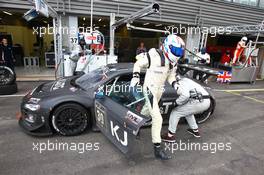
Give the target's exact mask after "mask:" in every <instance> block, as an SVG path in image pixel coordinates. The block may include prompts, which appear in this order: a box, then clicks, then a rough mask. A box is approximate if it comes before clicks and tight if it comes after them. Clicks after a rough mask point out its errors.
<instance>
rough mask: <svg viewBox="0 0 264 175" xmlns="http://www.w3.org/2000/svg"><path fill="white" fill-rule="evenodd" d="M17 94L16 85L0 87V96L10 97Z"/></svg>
mask: <svg viewBox="0 0 264 175" xmlns="http://www.w3.org/2000/svg"><path fill="white" fill-rule="evenodd" d="M16 92H17V84H16V83H14V84H11V85H10V84H9V85H0V95H11V94H14V93H16Z"/></svg>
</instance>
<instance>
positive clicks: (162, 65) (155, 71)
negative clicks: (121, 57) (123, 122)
mask: <svg viewBox="0 0 264 175" xmlns="http://www.w3.org/2000/svg"><path fill="white" fill-rule="evenodd" d="M136 59H137V62H136V63H135V64H134V69H133V73H134V74H135V73H136V74H139V73H140V70H141V69H142V68H147V71H146V75H145V80H144V85H143V91H144V96H145V97H146V103H145V105H144V107H143V109H142V113H144V112H143V111H144V108H146V107H147V108H148V111H149V114H150V115H151V117H152V127H151V134H152V142H153V143H160V142H161V136H160V133H161V127H162V121H163V120H162V116H161V114H160V109H159V104H158V103H159V100H160V98H161V95H162V93H163V91H164V85H165V82H166V80H167V81H168V82H169V83H170V84H173V83H174V82H175V80H176V68H177V67H176V66H172V65H171V63H170V62H169V61H168V59H166V58H165V57H164V56H163V54H162V52H161V51H159V50H157V49H154V48H152V49H150V50H149V52H148V53H141V54H139V55H137V57H136ZM150 96H151V98H149V97H150Z"/></svg>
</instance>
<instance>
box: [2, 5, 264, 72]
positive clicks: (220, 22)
mask: <svg viewBox="0 0 264 175" xmlns="http://www.w3.org/2000/svg"><path fill="white" fill-rule="evenodd" d="M47 1H48V2H49V4H50V5H51V6H52V7H53V8H54V9H56V10H58V11H61V12H64V13H66V14H67V15H72V16H80V15H86V16H87V15H89V14H90V0H66V1H63V0H47ZM151 2H153V1H152V0H141V1H139V0H94V15H98V16H110V13H116V17H124V16H127V15H130V14H131V13H133V12H135V11H138V10H140V9H142V8H143V7H145V6H147V5H149V4H150V3H151ZM156 2H158V3H159V4H160V6H161V15H160V16H159V15H152V16H149V17H145V18H144V20H149V21H153V22H157V23H159V22H163V23H164V22H167V23H175V24H185V25H191V26H192V25H198V24H200V25H203V26H226V25H228V26H229V25H243V24H244V25H245V24H247V25H249V24H258V23H260V22H261V21H262V20H263V17H264V9H260V8H257V7H250V6H245V5H240V4H234V3H230V2H224V1H220V0H219V1H217V0H216V1H210V0H185V1H182V0H157V1H156ZM0 8H2V9H23V10H25V12H26V11H27V10H29V9H31V8H32V4H30V3H29V2H28V1H27V0H12V1H10V0H0ZM191 37H195V36H189V38H191ZM187 44H188V42H187ZM263 67H264V66H262V69H263ZM262 69H261V70H262ZM262 74H264V71H262Z"/></svg>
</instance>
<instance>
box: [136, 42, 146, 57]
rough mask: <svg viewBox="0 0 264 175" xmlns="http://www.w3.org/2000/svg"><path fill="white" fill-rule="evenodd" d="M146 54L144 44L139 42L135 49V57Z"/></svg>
mask: <svg viewBox="0 0 264 175" xmlns="http://www.w3.org/2000/svg"><path fill="white" fill-rule="evenodd" d="M145 52H147V49H146V47H145V44H144V43H143V42H142V41H141V42H140V45H139V47H138V48H137V51H136V55H139V54H141V53H145Z"/></svg>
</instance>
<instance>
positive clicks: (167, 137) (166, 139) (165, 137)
mask: <svg viewBox="0 0 264 175" xmlns="http://www.w3.org/2000/svg"><path fill="white" fill-rule="evenodd" d="M161 140H162V141H164V142H169V143H174V142H176V138H175V135H174V134H172V133H170V132H166V133H164V134H163V135H161Z"/></svg>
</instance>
